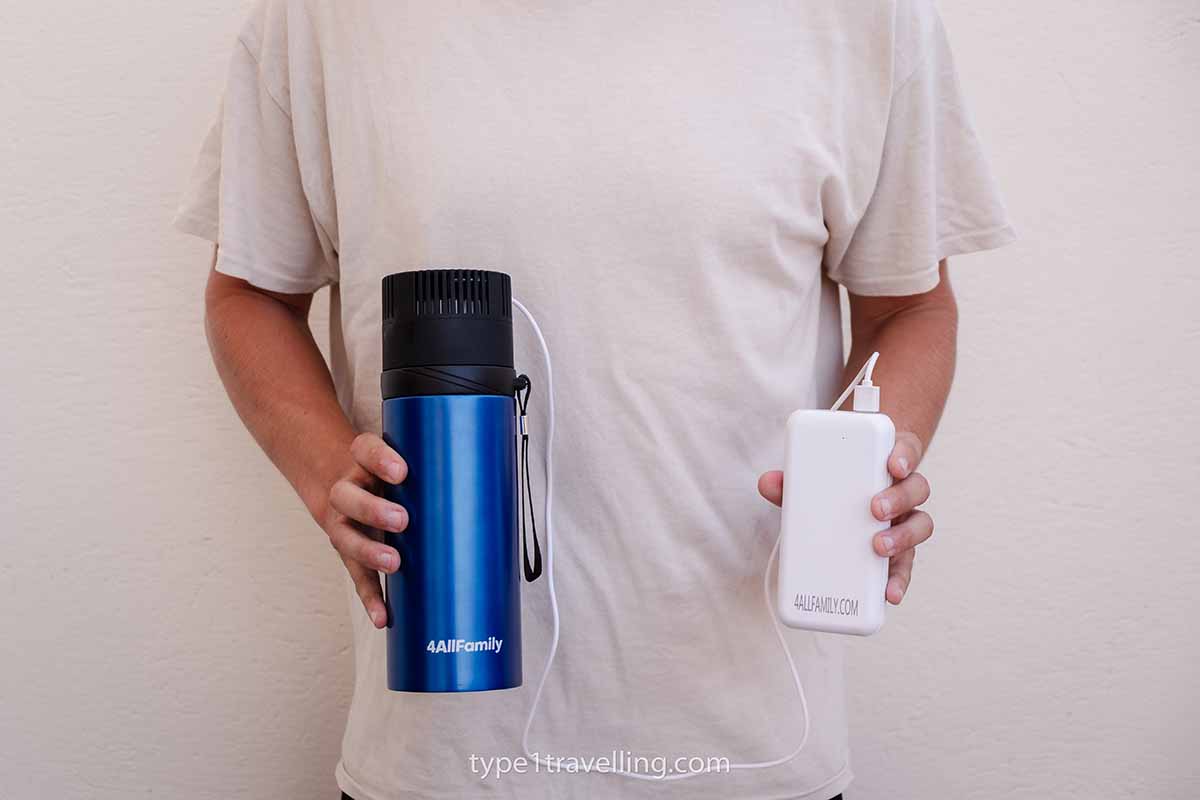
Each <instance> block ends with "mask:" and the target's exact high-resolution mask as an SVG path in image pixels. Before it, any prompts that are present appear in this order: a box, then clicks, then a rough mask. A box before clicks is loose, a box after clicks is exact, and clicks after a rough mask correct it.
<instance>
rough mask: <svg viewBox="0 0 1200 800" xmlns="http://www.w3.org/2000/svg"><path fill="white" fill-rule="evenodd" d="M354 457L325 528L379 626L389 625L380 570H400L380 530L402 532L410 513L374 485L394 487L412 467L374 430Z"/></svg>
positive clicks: (353, 448) (355, 446)
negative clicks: (382, 483)
mask: <svg viewBox="0 0 1200 800" xmlns="http://www.w3.org/2000/svg"><path fill="white" fill-rule="evenodd" d="M350 455H351V457H352V458H353V459H354V466H353V467H352V468H351V469H350V471H349V472H348V473H346V474H345V475H343V476H342V477H341V478H339V479H338V480H337V481H336V482H335V483H334V484H333V487H332V488H330V490H329V503H328V507H327V510H326V512H325V519H324V521H323V523H322V525H321V527H322V528H324V529H325V533H326V534H327V535H328V536H329V543H330V544H332V545H333V549H334V550H337V552H338V555H340V556H341V557H342V563H344V564H345V565H346V571H347V572H349V573H350V577H351V578H352V579H353V580H354V589H355V591H356V592H357V593H358V599H359V600H361V601H362V604H363V608H365V609H366V611H367V616H369V617H370V618H371V622H372V623H373V624H374V625H375V627H376V628H382V627H385V626H386V625H387V608H386V607H385V606H384V603H383V592H382V591H381V589H380V587H379V573H380V572H386V573H389V574H390V573H393V572H395V571H396V570H398V569H399V568H400V553H398V552H397V551H396V549H395V548H394V547H388V546H387V545H386V544H384V543H383V542H381V541H379V538H378V537H379V531H390V532H392V533H401V532H403V531H404V529H405V528H407V527H408V511H407V510H406V509H405V508H404V506H401V505H398V504H396V503H393V502H390V501H389V500H385V499H384V498H382V497H380V496H379V495H377V494H375V493H374V492H373V491H372V489H373V488H374V486H375V485H376V482H377V481H383V482H385V483H390V484H392V485H396V484H398V483H401V482H403V481H404V479H405V478H406V477H408V465H407V464H405V463H404V459H402V458H401V457H400V454H399V453H397V452H396V451H395V450H393V449H392V448H390V447H388V445H387V443H386V442H384V441H383V439H381V438H379V437H378V436H376V435H375V434H373V433H362V434H359V435H358V436H357V437H356V438H355V439H354V441H353V442H352V443H351V445H350Z"/></svg>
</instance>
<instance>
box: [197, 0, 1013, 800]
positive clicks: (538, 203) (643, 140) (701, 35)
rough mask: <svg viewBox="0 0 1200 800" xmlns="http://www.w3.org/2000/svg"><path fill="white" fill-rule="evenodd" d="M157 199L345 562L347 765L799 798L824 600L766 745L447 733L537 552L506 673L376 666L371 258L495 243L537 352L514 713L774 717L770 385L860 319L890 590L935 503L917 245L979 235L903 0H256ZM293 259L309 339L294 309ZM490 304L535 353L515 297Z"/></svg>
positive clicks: (378, 447) (914, 5) (680, 735)
mask: <svg viewBox="0 0 1200 800" xmlns="http://www.w3.org/2000/svg"><path fill="white" fill-rule="evenodd" d="M177 224H178V226H179V227H180V228H181V229H183V230H185V231H187V232H189V233H193V234H196V235H199V236H202V237H204V238H206V239H208V240H210V241H212V242H214V243H215V244H216V248H215V252H216V256H215V263H214V264H213V267H212V270H211V272H210V275H209V279H208V286H207V291H206V295H205V305H206V318H207V332H208V337H209V340H210V344H211V349H212V353H213V357H214V359H215V362H216V365H217V368H218V371H219V373H220V376H221V379H222V380H223V382H224V384H225V387H226V389H227V391H228V393H229V396H230V398H231V399H232V402H233V404H234V405H235V407H236V408H237V411H238V412H239V414H240V415H241V417H242V419H243V421H244V422H245V424H246V426H247V428H249V430H250V432H251V433H252V434H253V435H254V437H255V439H256V440H257V441H258V443H259V444H260V445H261V446H262V448H263V449H264V450H265V451H266V453H267V454H268V455H269V456H270V458H271V459H272V461H273V462H274V464H275V465H276V466H277V467H278V469H279V470H280V471H281V472H282V473H283V475H285V476H286V477H287V479H288V480H289V481H290V482H291V484H292V486H294V487H295V490H296V492H297V494H298V495H299V497H300V499H301V500H302V501H303V503H304V505H305V506H306V508H307V509H308V511H309V512H310V513H311V514H312V517H313V518H314V519H315V520H316V521H317V523H318V524H319V525H320V526H321V527H322V528H323V529H324V532H325V533H326V534H327V535H328V538H329V541H330V543H331V544H332V545H333V547H334V549H335V550H336V551H337V553H338V555H339V556H340V557H341V560H342V562H343V563H344V565H345V569H346V571H347V573H348V575H349V578H350V580H349V582H348V585H352V586H353V590H354V592H355V593H356V595H357V600H355V599H353V597H351V598H350V599H351V602H352V603H354V604H355V605H356V606H359V607H360V612H359V613H356V614H354V615H353V629H354V630H353V634H354V642H355V654H356V658H355V676H354V695H353V701H352V703H351V705H350V708H349V717H348V722H347V725H346V731H345V736H344V740H343V745H342V756H341V760H340V762H339V763H338V764H337V767H336V778H337V782H338V785H339V786H340V788H341V790H342V791H343V792H345V793H346V794H347V795H348V796H351V797H353V798H354V799H355V800H385V798H387V799H390V798H432V797H439V798H443V797H476V796H485V795H486V796H505V797H520V798H523V800H530V799H531V798H538V797H556V798H559V797H562V798H576V797H578V798H586V797H594V796H619V797H635V798H640V797H645V798H651V797H653V798H666V797H689V798H704V797H714V798H716V797H720V798H728V797H741V798H785V797H786V798H795V797H805V798H816V799H817V800H826V799H827V798H830V797H833V796H836V795H838V793H839V792H842V791H843V790H844V789H845V788H846V787H847V786H848V785H849V783H850V781H851V779H852V773H851V767H850V759H849V747H848V730H847V710H846V699H845V689H846V687H845V685H844V679H843V652H842V642H841V641H840V640H839V638H838V637H836V636H829V635H817V634H811V633H805V632H800V631H788V632H787V642H788V646H789V647H790V648H791V651H792V653H793V654H794V656H795V659H796V661H797V664H798V667H799V670H800V675H801V677H802V679H803V681H804V684H805V687H806V689H807V692H808V698H809V704H808V708H809V713H810V714H811V735H810V738H809V741H808V744H807V746H806V747H805V749H804V750H803V752H802V753H801V754H800V755H799V756H798V757H797V758H795V759H793V760H792V761H790V762H788V763H786V764H784V765H781V766H778V767H775V768H772V769H766V770H754V771H744V772H732V773H721V771H720V770H714V772H713V774H711V775H704V776H701V777H698V778H695V779H689V780H687V781H679V782H666V783H664V782H650V781H635V780H628V779H624V778H621V777H619V776H614V775H597V774H579V773H581V772H586V770H584V769H577V770H575V771H567V770H563V771H558V772H551V771H549V770H544V769H543V770H535V769H534V768H533V766H532V765H530V766H529V768H528V769H526V770H524V771H523V772H518V771H515V770H514V771H513V772H510V773H509V774H507V775H504V776H503V777H500V778H498V777H496V776H495V775H484V774H482V771H481V770H480V769H478V765H479V764H481V763H484V760H485V759H487V758H491V757H497V756H514V755H519V754H520V748H521V746H520V742H521V733H522V727H523V724H524V720H525V714H526V712H527V710H528V708H529V704H530V702H531V699H532V691H533V687H532V684H533V681H532V680H531V679H530V675H531V674H533V672H532V671H533V670H534V669H537V668H539V667H540V665H541V664H542V663H543V659H544V654H545V653H546V650H547V647H548V641H549V628H550V622H549V606H548V600H547V597H546V591H545V582H544V581H542V582H538V583H533V584H529V585H527V586H526V587H525V588H524V589H523V598H524V614H525V622H524V626H523V627H524V630H525V642H524V647H525V654H526V681H525V685H524V687H523V688H521V689H517V690H514V691H505V692H486V693H478V694H469V695H463V696H430V695H420V694H404V693H389V692H388V691H387V689H386V680H385V655H384V647H385V645H384V643H385V635H384V632H383V631H381V630H380V628H381V627H382V626H384V625H385V624H386V612H385V607H384V601H383V597H382V595H381V590H380V583H379V573H380V572H384V573H391V572H394V571H395V570H397V569H398V568H399V567H400V564H399V554H398V553H397V552H396V551H395V550H393V549H391V548H389V547H387V546H386V545H385V544H384V543H383V542H382V541H380V538H379V537H378V536H377V535H376V534H377V532H378V531H392V532H402V531H404V529H405V526H406V525H407V523H408V515H407V513H406V511H405V509H404V508H402V507H400V506H398V505H393V504H390V503H388V502H387V501H386V500H384V499H383V498H381V497H380V496H379V495H378V494H377V493H376V491H374V489H375V488H376V487H377V485H378V483H379V482H388V483H393V484H395V483H399V482H402V481H404V480H405V476H406V470H407V465H406V464H405V462H404V460H403V458H402V457H401V454H398V453H396V452H395V451H393V450H392V449H390V448H389V447H388V446H387V445H386V444H385V443H384V442H383V440H382V439H381V438H380V436H379V435H378V434H379V431H380V393H379V383H378V381H379V373H380V369H381V344H380V315H381V310H380V280H381V278H382V277H383V276H384V275H386V274H389V273H392V272H398V271H402V270H408V269H418V268H423V267H471V268H475V267H478V268H490V269H498V270H502V271H504V272H507V273H509V274H510V275H511V276H512V285H513V287H514V294H515V296H516V297H518V298H519V299H521V300H522V302H524V303H525V305H526V306H528V307H529V308H530V309H531V310H533V312H534V313H535V314H536V315H537V316H538V318H539V321H540V323H541V325H542V327H543V328H544V330H545V334H546V338H547V341H548V343H549V345H550V348H551V350H552V352H553V356H554V359H555V378H556V399H557V402H558V435H557V448H556V460H557V472H556V481H557V486H558V491H557V497H556V504H555V517H554V524H555V529H556V531H557V536H556V544H557V547H556V555H557V557H556V559H555V561H556V570H557V572H556V575H557V584H558V586H559V595H560V603H561V606H562V619H563V628H562V640H561V643H560V646H559V651H558V658H557V662H556V665H555V669H554V671H553V672H552V673H551V676H550V679H549V682H548V684H547V688H546V694H545V697H544V700H543V703H542V708H541V710H540V712H539V716H538V719H537V720H536V722H535V724H534V726H533V729H532V731H531V746H532V747H534V748H535V749H537V750H539V751H540V752H542V753H552V754H555V755H559V756H565V757H578V758H579V759H583V758H585V757H590V756H596V755H607V754H612V753H614V752H623V753H629V754H633V755H635V756H646V757H651V756H659V755H661V756H669V757H670V758H671V759H672V761H673V759H674V758H676V757H692V756H703V757H710V756H718V757H726V758H728V759H730V760H732V761H734V762H737V761H757V760H766V759H769V758H775V757H778V756H780V755H782V754H784V753H786V752H788V751H789V750H791V749H792V747H793V746H794V744H795V743H796V741H797V740H798V738H799V736H800V733H801V730H802V725H803V719H802V717H801V713H800V711H799V709H798V707H797V703H796V700H795V699H794V689H793V687H792V686H791V677H790V674H789V673H788V670H787V666H786V663H785V662H784V660H783V658H782V655H781V654H780V653H779V652H778V649H777V647H776V644H775V641H774V638H773V632H772V627H771V620H770V618H769V617H768V615H767V614H766V612H765V610H764V608H763V605H762V597H761V587H760V583H759V582H760V580H761V576H762V574H763V570H764V568H765V566H766V562H767V557H768V554H769V552H770V550H771V548H772V546H773V544H774V541H775V538H776V537H777V535H778V531H779V517H778V509H776V508H775V507H774V506H773V505H771V503H774V504H778V503H779V502H780V498H781V490H782V480H783V478H782V475H781V473H779V472H778V471H773V470H772V467H777V466H778V465H779V464H780V463H781V462H782V455H783V438H784V437H783V423H784V420H785V418H786V417H787V415H788V414H789V413H790V412H791V411H792V410H794V409H796V408H800V407H820V406H822V405H823V404H824V405H827V404H828V403H830V402H832V400H833V398H834V397H835V396H836V394H837V392H838V391H839V390H840V389H841V388H842V387H843V386H844V385H845V384H846V383H847V382H849V379H850V377H852V376H853V375H854V373H855V372H857V371H858V369H859V367H860V366H861V365H862V364H863V363H864V361H865V359H866V358H867V356H868V355H869V354H870V353H872V352H873V351H879V352H881V353H882V354H883V357H882V359H881V360H880V361H879V366H878V369H877V370H876V372H875V379H876V383H877V384H879V385H881V386H882V387H884V389H883V406H884V408H883V410H884V411H885V412H886V413H888V414H889V415H890V416H891V417H892V419H893V420H894V421H895V423H896V427H897V430H898V431H900V433H899V434H898V437H897V442H896V447H895V450H894V452H893V453H892V455H891V457H890V460H889V461H888V469H889V471H890V472H891V474H892V475H893V476H894V478H895V484H894V486H893V487H892V488H890V489H888V490H887V491H885V492H883V493H881V494H880V495H878V496H876V497H875V498H873V499H872V500H871V506H870V510H871V512H872V513H873V514H874V515H875V516H876V517H877V518H878V519H880V520H887V521H891V523H892V525H891V527H890V528H888V529H887V530H885V531H884V532H883V533H881V534H880V535H879V536H878V537H877V538H876V539H875V541H874V547H875V549H876V551H877V552H878V553H880V554H881V555H886V556H888V557H890V572H889V578H888V582H887V589H886V594H887V599H888V601H890V602H891V603H893V604H899V603H900V601H901V599H902V598H903V597H904V596H905V594H906V592H907V591H908V590H909V581H910V577H911V574H912V569H913V557H914V550H915V548H916V546H917V545H919V544H921V543H922V542H924V541H926V540H927V539H928V538H929V536H930V534H931V533H932V531H933V522H932V520H931V518H930V516H929V515H928V514H927V513H926V512H924V511H922V510H921V509H920V506H921V505H922V504H923V503H924V502H925V501H926V499H927V498H928V496H929V491H930V490H929V483H928V482H927V481H926V479H925V478H924V477H923V476H922V475H921V474H920V473H919V472H918V471H917V468H918V465H919V464H920V462H921V458H922V456H923V454H924V452H925V449H926V448H927V446H928V444H929V441H930V438H931V437H932V436H933V433H934V429H935V427H936V425H937V423H938V420H939V417H940V415H941V413H942V409H943V406H944V404H945V402H946V398H947V394H948V391H949V389H950V384H951V378H952V374H953V372H954V366H955V337H956V326H957V314H958V311H957V308H956V303H955V297H954V294H953V292H952V290H951V286H950V281H949V274H948V266H947V259H948V258H950V257H952V256H957V255H962V254H965V253H968V252H972V251H978V250H982V249H987V248H994V247H998V246H1000V245H1003V244H1006V243H1007V242H1009V241H1010V240H1011V239H1012V238H1013V232H1012V229H1011V227H1010V225H1009V222H1008V219H1007V216H1006V213H1005V210H1004V207H1003V205H1002V202H1001V200H1000V198H999V196H998V192H997V189H996V184H995V181H994V179H993V177H992V175H991V173H990V171H989V168H988V166H987V163H986V160H985V158H984V155H983V152H982V149H981V146H980V142H979V139H978V137H977V136H976V133H975V131H974V128H973V125H972V122H971V120H970V118H969V115H968V112H967V110H966V108H965V104H964V100H963V96H962V92H961V90H960V87H959V83H958V80H957V77H956V72H955V68H954V64H953V61H952V58H951V53H950V50H949V47H948V43H947V38H946V34H945V31H944V28H943V25H942V22H941V20H940V18H939V16H938V13H937V11H936V10H935V8H934V6H933V4H932V2H931V0H872V1H871V2H861V3H859V2H856V3H847V2H843V1H842V0H815V1H810V2H790V1H788V0H784V1H783V2H757V1H756V2H749V3H740V2H739V3H733V2H721V1H720V0H699V2H696V0H688V2H682V1H680V2H659V3H643V2H632V0H610V2H605V3H588V2H565V1H562V2H559V1H555V0H551V1H550V2H537V3H525V2H498V1H496V0H488V2H482V1H481V0H467V2H461V3H423V2H415V1H413V0H396V1H395V2H388V3H382V2H368V0H356V1H355V2H345V1H344V0H265V1H264V2H259V3H258V4H257V5H256V6H255V8H254V10H253V12H252V14H251V16H250V18H249V20H248V22H247V23H246V25H245V26H244V28H243V29H242V30H241V33H240V35H239V36H238V38H237V42H236V45H235V48H234V52H233V56H232V60H231V64H230V68H229V74H228V81H227V84H226V86H225V91H224V95H223V103H222V109H221V113H220V114H219V116H218V119H217V122H216V124H215V125H214V127H213V128H212V131H211V133H210V134H209V136H208V138H207V141H206V143H205V144H204V146H203V148H202V152H201V155H200V158H199V161H198V164H197V166H196V170H195V174H194V176H193V178H192V181H191V183H190V184H189V188H188V190H187V193H186V196H185V199H184V201H183V203H182V207H181V209H180V211H179V214H178V218H177ZM839 285H840V286H841V287H844V288H845V290H846V291H847V293H848V297H849V305H848V309H849V330H850V348H849V357H848V359H847V358H844V351H843V338H842V312H841V310H840V306H839V290H838V286H839ZM322 287H329V289H330V292H329V297H330V303H331V324H330V327H331V337H330V338H331V341H330V352H329V364H328V366H327V364H326V361H325V360H324V359H323V358H322V356H321V353H320V351H319V350H318V347H317V344H316V342H315V341H314V337H313V334H312V332H311V331H310V328H309V325H308V321H307V320H308V316H309V311H310V308H311V305H312V302H313V296H314V293H315V292H316V291H317V290H319V289H321V288H322ZM516 339H517V363H518V367H519V368H520V369H522V370H523V371H526V372H528V373H529V374H530V375H531V377H532V380H533V385H534V386H535V387H538V386H544V382H543V376H542V374H541V373H540V372H539V367H540V364H541V360H540V352H539V351H538V349H537V345H536V342H535V340H534V339H533V337H532V336H531V334H530V332H529V330H528V329H527V328H523V327H522V323H521V321H520V320H517V321H516ZM534 398H535V399H534V402H533V403H532V404H531V409H532V410H531V414H532V418H533V420H534V421H535V424H536V420H537V419H538V418H539V417H538V415H539V413H541V414H544V413H545V406H544V402H543V405H542V406H541V409H540V411H539V409H538V399H537V398H538V396H537V394H536V392H535V394H534ZM537 436H538V431H537V429H536V427H535V430H534V442H535V444H534V446H535V448H536V447H537V441H538V439H537ZM535 452H536V450H535ZM534 478H535V482H538V483H540V482H541V481H543V480H544V476H543V475H539V474H538V472H537V470H536V469H535V475H534ZM756 482H757V488H758V492H756V491H755V484H756ZM759 493H761V495H763V496H765V498H766V499H767V500H769V501H771V503H767V502H765V501H764V500H763V499H762V497H759ZM286 546H287V544H286V542H285V541H284V540H281V539H280V540H276V541H275V542H274V543H273V544H272V547H286ZM910 668H913V669H916V668H918V667H917V666H916V665H911V667H910ZM900 671H903V670H902V669H901V670H900ZM897 679H898V680H899V677H898V678H897ZM576 763H577V766H578V764H579V763H581V762H576Z"/></svg>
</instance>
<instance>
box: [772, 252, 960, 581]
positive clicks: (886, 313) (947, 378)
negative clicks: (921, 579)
mask: <svg viewBox="0 0 1200 800" xmlns="http://www.w3.org/2000/svg"><path fill="white" fill-rule="evenodd" d="M939 271H940V274H941V280H940V282H939V283H938V285H937V287H935V288H934V289H933V290H932V291H929V292H926V293H924V294H917V295H909V296H906V297H864V296H860V295H854V294H851V295H850V330H851V336H852V344H851V348H850V358H849V359H848V360H847V363H846V370H845V373H844V375H843V380H844V381H845V382H846V383H849V382H850V381H851V380H853V379H854V376H855V375H856V374H857V373H858V370H859V369H860V368H861V367H862V365H863V364H864V363H865V362H866V360H867V358H869V357H870V355H871V353H873V352H875V351H879V352H880V353H882V357H881V358H880V359H879V366H878V367H876V369H875V383H877V384H878V385H880V386H881V387H883V391H882V393H881V399H882V403H883V408H882V410H883V412H884V413H886V414H887V415H888V416H889V417H891V418H892V421H893V422H895V423H896V431H897V433H896V447H895V449H894V450H893V451H892V454H891V456H890V458H889V459H888V471H889V472H890V473H891V474H892V477H893V478H894V479H895V480H896V483H895V484H894V485H893V486H892V487H891V488H890V489H888V490H886V491H884V492H880V493H879V494H878V495H876V496H875V497H874V498H872V500H871V513H872V514H874V515H875V518H876V519H879V520H884V521H891V522H892V527H891V528H889V529H887V530H885V531H883V532H882V533H880V534H879V535H877V536H876V537H875V552H877V553H879V554H880V555H884V556H889V557H890V558H891V564H890V566H889V570H888V585H887V599H888V601H889V602H891V603H893V604H899V602H900V601H901V600H902V599H903V598H904V593H905V592H906V591H907V590H908V584H909V581H910V580H911V578H912V565H913V558H914V555H915V550H916V546H917V545H918V544H920V543H921V542H924V541H925V540H926V539H928V538H929V537H930V536H931V535H933V519H932V518H931V517H930V516H929V515H928V514H927V513H925V512H924V511H920V510H918V506H920V505H921V504H922V503H924V502H925V501H926V500H928V499H929V482H928V481H926V480H925V477H924V476H923V475H921V474H920V473H919V472H917V471H916V468H917V465H918V464H920V462H921V458H922V457H923V456H924V454H925V449H926V447H927V446H928V444H929V441H930V439H932V438H933V433H934V431H935V430H936V429H937V424H938V420H939V419H941V416H942V410H943V409H944V408H945V406H946V398H947V396H948V395H949V394H950V383H951V381H952V380H953V378H954V361H955V356H956V351H957V338H958V306H957V304H956V302H955V299H954V291H953V290H952V289H951V287H950V278H949V273H948V270H947V265H946V262H945V261H943V262H942V263H941V264H940V265H939ZM847 402H848V401H847ZM759 491H760V492H762V494H763V496H764V497H766V498H767V499H768V500H770V501H771V502H773V503H776V504H778V503H780V502H781V501H782V499H783V473H782V472H778V471H776V472H768V473H766V474H765V475H763V476H762V478H761V479H760V480H759Z"/></svg>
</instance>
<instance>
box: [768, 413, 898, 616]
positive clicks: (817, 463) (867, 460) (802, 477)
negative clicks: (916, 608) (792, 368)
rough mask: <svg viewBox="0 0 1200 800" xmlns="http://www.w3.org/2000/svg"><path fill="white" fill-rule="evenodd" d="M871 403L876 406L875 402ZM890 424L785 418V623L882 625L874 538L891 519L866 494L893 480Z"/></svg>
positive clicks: (882, 570) (845, 416)
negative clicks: (874, 509)
mask: <svg viewBox="0 0 1200 800" xmlns="http://www.w3.org/2000/svg"><path fill="white" fill-rule="evenodd" d="M876 407H877V406H876ZM895 443H896V428H895V426H894V425H893V424H892V421H891V419H889V418H888V417H887V416H886V415H884V414H879V413H869V412H860V411H810V410H801V411H796V412H795V413H793V414H792V415H791V416H790V417H788V421H787V445H786V453H785V456H784V467H783V529H782V532H781V534H780V543H779V591H778V612H779V619H780V621H782V622H783V624H785V625H787V626H788V627H791V628H804V629H806V630H813V631H825V632H828V633H852V634H856V635H859V636H869V635H871V634H872V633H875V631H877V630H879V628H880V627H881V626H882V625H883V618H884V608H885V606H886V603H887V599H886V596H885V592H886V590H887V574H888V560H887V558H886V557H884V556H880V555H877V554H876V553H875V549H874V547H873V546H872V539H873V538H874V536H875V534H877V533H879V531H881V530H883V529H884V528H887V527H888V526H889V524H890V523H887V522H880V521H879V520H877V519H875V517H874V515H872V514H871V498H872V497H874V496H875V495H876V494H878V493H879V492H881V491H883V490H884V489H886V488H887V487H888V486H891V484H892V478H891V476H890V475H889V474H888V471H887V460H888V456H889V455H890V454H891V452H892V448H893V446H894V445H895Z"/></svg>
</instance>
